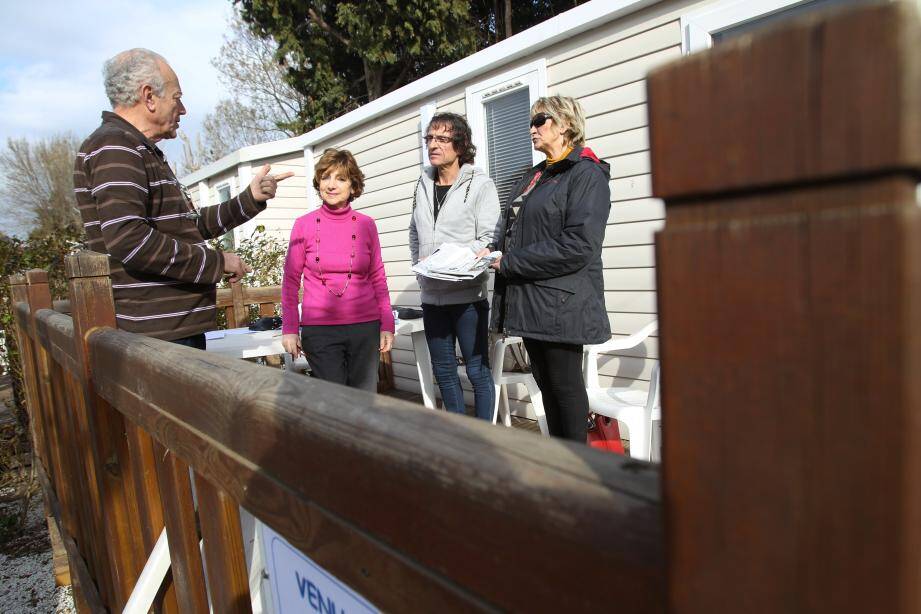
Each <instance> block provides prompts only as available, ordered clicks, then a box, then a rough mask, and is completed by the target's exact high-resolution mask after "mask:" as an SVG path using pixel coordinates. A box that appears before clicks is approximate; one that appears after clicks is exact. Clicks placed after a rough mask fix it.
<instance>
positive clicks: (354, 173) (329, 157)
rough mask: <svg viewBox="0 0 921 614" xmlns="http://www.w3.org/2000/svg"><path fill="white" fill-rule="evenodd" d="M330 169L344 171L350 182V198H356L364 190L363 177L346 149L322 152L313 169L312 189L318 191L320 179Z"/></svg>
mask: <svg viewBox="0 0 921 614" xmlns="http://www.w3.org/2000/svg"><path fill="white" fill-rule="evenodd" d="M331 168H342V169H345V173H346V174H347V175H348V176H349V181H351V182H352V198H358V197H359V196H361V193H362V192H363V191H364V189H365V176H364V173H362V172H361V169H360V168H358V162H356V161H355V156H353V155H352V152H350V151H349V150H348V149H333V148H332V147H330V148H329V149H327V150H326V151H324V152H323V155H322V156H320V159H319V160H317V163H316V165H315V166H314V169H313V189H314V190H316V191H318V192H319V191H320V179H321V178H322V177H323V175H325V174H326V172H327V171H328V170H329V169H331Z"/></svg>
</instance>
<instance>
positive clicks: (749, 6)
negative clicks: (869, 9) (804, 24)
mask: <svg viewBox="0 0 921 614" xmlns="http://www.w3.org/2000/svg"><path fill="white" fill-rule="evenodd" d="M810 1H811V0H720V2H717V3H716V4H711V5H709V6H706V7H704V8H701V9H698V10H696V11H692V12H690V13H688V14H687V15H682V17H681V47H682V49H681V50H682V52H683V53H685V54H688V53H693V52H695V51H701V50H703V49H709V48H710V47H711V46H713V33H714V32H719V31H720V30H725V29H726V28H728V27H730V26H734V25H736V24H740V23H744V22H746V21H751V20H752V19H757V18H758V17H762V16H764V15H769V14H771V13H776V12H777V11H780V10H782V9H785V8H789V7H791V6H796V5H797V4H806V3H808V2H810Z"/></svg>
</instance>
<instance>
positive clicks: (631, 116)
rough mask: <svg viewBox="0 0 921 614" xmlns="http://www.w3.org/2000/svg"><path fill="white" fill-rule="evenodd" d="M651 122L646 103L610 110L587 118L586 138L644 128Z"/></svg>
mask: <svg viewBox="0 0 921 614" xmlns="http://www.w3.org/2000/svg"><path fill="white" fill-rule="evenodd" d="M648 123H649V118H648V116H647V112H646V105H645V104H638V105H635V106H632V107H627V108H624V109H619V110H616V111H610V112H608V113H602V114H600V115H595V116H592V117H589V118H588V119H587V120H585V138H586V140H588V141H591V140H593V139H596V138H598V137H601V136H604V135H607V134H615V133H617V132H623V131H624V130H632V129H634V128H642V127H644V126H646V125H647V124H648Z"/></svg>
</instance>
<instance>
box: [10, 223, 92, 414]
mask: <svg viewBox="0 0 921 614" xmlns="http://www.w3.org/2000/svg"><path fill="white" fill-rule="evenodd" d="M79 249H83V229H82V228H64V229H61V230H59V231H58V232H55V233H50V234H47V235H38V236H36V235H32V236H30V237H29V238H28V239H20V238H17V237H8V236H6V235H0V334H2V339H0V368H2V370H3V371H5V372H8V373H9V374H10V376H11V380H12V386H13V399H14V403H15V407H16V417H17V418H18V419H19V422H20V424H21V425H23V426H25V425H26V424H27V423H28V419H27V417H26V415H25V411H24V409H23V403H22V367H21V365H20V362H19V349H18V347H17V346H16V333H15V328H14V323H15V321H14V316H13V310H12V302H11V300H10V280H9V277H10V275H16V274H20V273H25V272H26V271H28V270H29V269H42V270H44V271H47V272H48V283H49V284H50V286H51V298H52V299H54V300H57V299H66V298H67V277H66V275H65V273H64V258H65V257H66V256H67V255H68V254H70V253H72V252H74V251H76V250H79Z"/></svg>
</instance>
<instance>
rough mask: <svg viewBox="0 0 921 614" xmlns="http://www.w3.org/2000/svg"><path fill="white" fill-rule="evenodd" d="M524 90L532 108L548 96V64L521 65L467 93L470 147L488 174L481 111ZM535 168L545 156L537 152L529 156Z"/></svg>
mask: <svg viewBox="0 0 921 614" xmlns="http://www.w3.org/2000/svg"><path fill="white" fill-rule="evenodd" d="M524 87H527V88H528V90H529V94H530V99H531V101H530V103H531V104H534V103H535V102H536V101H537V99H538V98H541V97H542V96H546V95H547V60H546V59H545V58H540V59H538V60H535V61H533V62H529V63H527V64H523V65H521V66H518V67H516V68H513V69H512V70H509V71H506V72H504V73H502V74H501V75H496V76H495V77H492V78H490V79H486V80H484V81H479V82H477V83H475V84H473V85H471V86H469V87H468V88H467V89H466V105H467V123H469V124H470V129H471V131H472V132H473V144H474V145H476V151H477V159H478V160H479V166H481V167H482V168H483V169H484V170H487V171H488V170H489V169H488V168H487V167H488V166H489V163H488V160H489V150H488V145H487V140H486V117H485V114H484V113H483V108H484V105H485V104H486V102H488V101H489V100H494V99H495V98H496V97H499V96H503V95H505V94H508V93H511V92H514V91H516V90H520V89H521V88H524ZM531 157H532V160H533V163H534V164H537V163H539V162H540V161H541V160H543V159H544V155H543V154H542V153H539V152H537V151H532V152H531Z"/></svg>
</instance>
